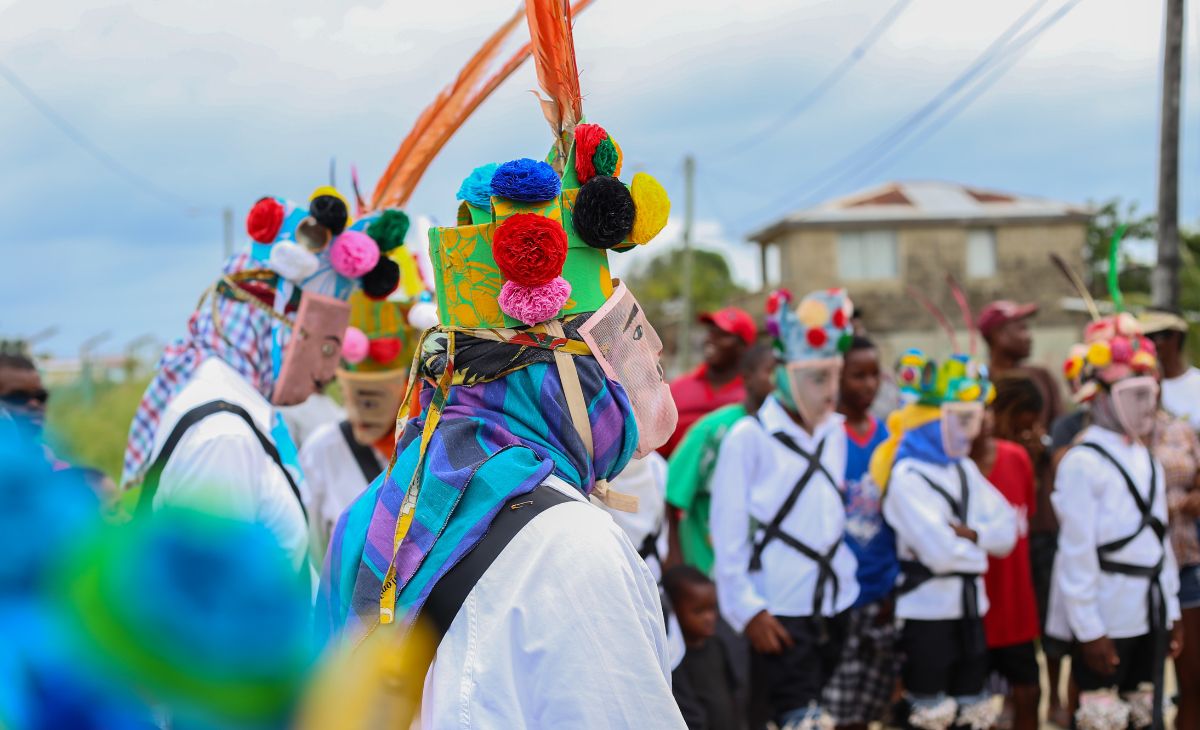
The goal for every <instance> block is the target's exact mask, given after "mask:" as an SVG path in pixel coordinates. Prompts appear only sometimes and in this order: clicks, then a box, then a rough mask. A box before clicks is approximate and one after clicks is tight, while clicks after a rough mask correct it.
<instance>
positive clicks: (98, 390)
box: [46, 377, 150, 481]
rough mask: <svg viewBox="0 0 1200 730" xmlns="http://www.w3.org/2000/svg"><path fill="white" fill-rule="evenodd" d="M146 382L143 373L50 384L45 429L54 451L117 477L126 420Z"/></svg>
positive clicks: (82, 464) (124, 439)
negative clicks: (88, 382) (121, 378)
mask: <svg viewBox="0 0 1200 730" xmlns="http://www.w3.org/2000/svg"><path fill="white" fill-rule="evenodd" d="M149 382H150V379H149V378H148V377H146V378H139V379H135V380H131V381H129V382H124V383H96V384H94V385H93V386H92V387H90V388H88V387H86V386H85V385H84V384H83V383H81V382H76V383H72V384H70V385H63V386H58V387H55V388H52V389H51V395H50V404H49V410H48V412H47V413H46V430H47V433H48V434H49V437H50V442H51V443H52V444H53V447H54V450H55V453H56V454H57V455H58V456H59V457H60V458H62V459H65V460H66V461H69V462H70V463H72V464H77V465H79V466H91V467H95V468H97V469H100V470H102V471H104V473H106V474H108V475H109V476H111V477H112V478H113V480H114V481H119V480H120V478H121V463H122V461H123V460H124V455H125V442H126V441H127V439H128V437H129V423H130V421H132V420H133V414H134V413H135V412H136V411H137V407H138V403H140V402H141V399H142V394H143V393H144V392H145V390H146V385H147V383H149Z"/></svg>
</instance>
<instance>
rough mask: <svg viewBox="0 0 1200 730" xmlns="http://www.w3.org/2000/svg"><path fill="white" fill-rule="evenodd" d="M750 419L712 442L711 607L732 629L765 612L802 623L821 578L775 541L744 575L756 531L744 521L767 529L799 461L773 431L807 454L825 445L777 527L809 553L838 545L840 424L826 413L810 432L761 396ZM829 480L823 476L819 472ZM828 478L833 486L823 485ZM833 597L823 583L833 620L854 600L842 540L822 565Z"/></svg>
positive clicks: (800, 468)
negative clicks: (757, 566)
mask: <svg viewBox="0 0 1200 730" xmlns="http://www.w3.org/2000/svg"><path fill="white" fill-rule="evenodd" d="M757 415H758V419H757V420H756V419H755V418H754V417H753V416H746V417H744V418H742V419H741V420H739V421H738V422H737V423H735V424H734V425H733V426H732V427H731V428H730V429H729V433H728V434H727V435H726V436H725V439H724V441H723V442H722V443H721V449H720V453H719V455H718V457H717V464H716V467H715V469H714V471H713V476H712V479H711V480H710V484H711V485H712V510H711V513H710V517H709V524H710V526H711V528H712V539H713V549H714V551H715V553H716V562H715V565H714V573H715V576H716V582H717V595H718V602H719V604H720V606H721V613H722V615H723V616H724V617H725V620H726V621H728V622H729V623H730V625H732V626H733V627H734V628H735V629H737V630H738V631H741V630H743V629H744V628H745V626H746V624H747V623H749V621H750V619H751V618H753V617H754V616H755V615H756V614H757V613H759V612H760V611H762V610H764V609H766V610H767V611H769V612H770V613H771V614H772V615H775V616H811V615H813V601H814V596H815V591H816V588H817V579H818V575H819V573H820V570H819V568H818V565H817V563H815V562H814V561H813V560H811V559H809V558H808V557H805V556H804V555H803V554H801V553H800V552H797V551H796V550H795V549H793V548H792V547H790V546H789V545H787V544H786V543H785V542H784V541H783V540H780V539H778V538H776V539H772V540H770V541H768V542H767V543H766V545H765V547H764V549H763V550H762V569H761V570H757V571H753V572H752V571H750V570H749V567H750V562H751V557H752V556H753V554H754V544H755V541H756V540H759V539H761V533H762V530H761V529H758V530H754V531H753V534H752V524H754V523H757V524H758V525H766V524H769V523H770V522H771V520H772V519H773V518H774V517H775V515H776V513H777V512H778V511H779V509H780V507H781V506H782V505H783V503H784V501H785V500H786V499H787V497H788V494H789V493H791V491H792V488H793V487H794V486H795V485H796V482H797V480H798V479H799V478H800V476H801V475H802V474H803V473H804V471H805V468H806V467H807V466H808V461H807V460H806V459H804V458H803V457H801V456H800V455H798V454H797V453H795V452H794V451H792V450H791V449H789V448H788V447H786V446H784V445H783V444H782V443H780V442H779V441H778V440H777V439H776V438H775V437H773V436H772V434H774V433H776V432H780V433H783V434H786V435H787V436H789V437H791V438H792V440H793V441H794V442H795V443H796V445H798V446H799V447H800V448H801V449H803V450H804V451H806V452H808V453H810V454H811V453H815V452H816V449H817V447H818V444H820V443H821V442H822V441H824V442H825V447H824V451H823V452H822V455H821V464H822V466H824V469H825V471H821V470H817V471H816V473H814V474H813V476H812V478H811V479H810V480H809V484H808V486H807V487H805V489H804V491H803V492H802V493H801V494H800V498H799V500H798V501H797V502H796V504H795V506H794V507H793V509H792V510H791V512H790V513H789V514H788V515H787V517H786V518H785V519H784V520H783V523H782V525H781V527H782V529H783V531H784V532H786V533H788V534H789V535H792V536H793V537H795V538H796V539H798V540H799V541H800V542H802V543H804V544H805V545H807V546H808V547H810V548H811V549H813V550H815V551H817V552H818V553H821V554H825V553H826V552H827V551H828V550H829V549H830V548H832V547H833V546H834V544H835V543H836V542H838V541H839V540H841V539H842V536H843V534H844V533H845V529H846V528H845V526H846V510H845V506H844V504H843V501H842V488H843V484H842V482H843V480H844V479H845V473H846V430H845V428H844V425H843V424H844V420H845V419H844V418H843V417H842V416H841V415H839V414H836V413H835V414H831V415H830V416H829V417H828V418H826V419H825V420H824V421H822V422H821V424H820V425H819V426H817V428H816V429H815V430H814V432H813V433H812V434H811V435H810V434H809V433H807V432H806V431H804V430H803V429H802V428H800V427H799V426H798V425H796V423H795V421H793V420H792V418H791V416H789V415H788V413H787V411H785V410H784V408H783V406H781V405H780V404H779V402H778V401H777V400H775V397H774V396H771V397H768V398H767V400H766V402H765V403H763V406H762V408H761V409H759V411H758V414H757ZM826 472H827V473H828V476H827V475H826ZM831 478H832V481H831ZM831 564H832V568H833V573H834V575H836V576H837V582H838V590H837V591H836V595H835V591H834V587H833V585H832V582H827V585H826V586H825V595H824V598H823V603H822V606H821V614H822V615H825V616H833V615H836V614H837V613H840V612H841V611H843V610H845V609H847V608H849V607H850V606H851V605H852V604H853V603H854V601H855V599H856V598H858V582H857V581H856V580H855V577H854V573H855V569H856V568H857V562H856V561H855V559H854V554H853V552H851V550H850V548H849V547H847V546H846V545H845V543H842V544H841V545H840V546H839V547H838V548H837V550H836V552H835V553H834V555H833V558H832V560H831Z"/></svg>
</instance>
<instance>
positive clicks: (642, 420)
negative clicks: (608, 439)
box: [579, 283, 679, 457]
mask: <svg viewBox="0 0 1200 730" xmlns="http://www.w3.org/2000/svg"><path fill="white" fill-rule="evenodd" d="M579 336H580V337H581V338H582V339H583V341H584V342H586V343H587V346H588V347H589V348H590V349H591V351H592V357H594V358H596V361H597V362H598V363H600V367H601V368H602V369H603V370H604V374H605V375H606V376H608V378H609V379H610V380H615V381H617V382H618V383H620V384H621V385H622V387H624V388H625V392H626V394H628V396H629V403H630V405H631V406H632V407H633V417H634V419H635V420H636V421H637V426H638V447H637V452H636V454H635V455H636V456H638V457H642V456H645V455H646V454H648V453H650V452H651V451H653V450H654V449H657V448H658V447H659V446H662V445H663V444H664V443H666V442H667V439H668V438H670V437H671V434H672V433H673V432H674V431H675V423H676V421H677V420H678V418H679V413H678V411H676V410H675V400H674V399H673V398H671V389H670V387H669V386H668V385H667V381H666V378H665V377H664V376H663V371H662V364H661V363H660V362H659V355H660V354H661V353H662V341H661V340H659V339H658V333H657V332H655V331H654V328H653V327H651V326H650V322H649V321H648V320H647V319H646V314H645V312H644V311H643V310H642V307H641V305H640V304H638V302H637V299H635V298H634V296H633V293H632V292H630V291H629V289H628V288H627V287H626V286H625V285H624V284H622V283H618V284H617V288H616V290H615V291H614V292H613V294H612V296H611V297H609V298H608V301H607V302H605V303H604V306H602V307H600V309H598V310H596V312H595V314H593V315H592V317H591V319H589V320H588V321H587V322H585V323H584V324H583V326H581V327H580V328H579Z"/></svg>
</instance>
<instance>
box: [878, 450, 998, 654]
mask: <svg viewBox="0 0 1200 730" xmlns="http://www.w3.org/2000/svg"><path fill="white" fill-rule="evenodd" d="M954 470H955V471H956V472H957V473H958V483H959V487H960V488H959V492H960V493H961V494H962V497H961V499H955V498H954V497H953V496H951V495H950V493H949V492H947V491H946V490H945V488H943V487H942V486H941V485H940V484H938V483H937V482H935V481H933V479H931V478H930V477H929V475H928V474H925V473H924V472H922V471H921V470H920V469H914V470H913V471H915V472H916V474H917V476H919V477H920V478H921V479H922V481H924V482H925V484H926V485H928V486H929V488H930V489H932V490H933V491H934V492H935V493H936V494H938V495H939V496H940V497H941V498H942V499H944V500H946V503H947V504H949V505H950V511H951V512H953V513H954V516H955V518H956V519H958V521H959V523H960V524H962V525H964V526H965V525H966V524H967V516H968V511H967V510H968V509H969V508H970V504H971V490H970V484H969V483H968V481H967V473H966V471H965V470H964V469H963V467H962V464H960V463H959V462H957V461H956V462H954ZM900 571H901V582H900V585H899V587H898V588H897V591H898V592H899V593H908V592H909V591H912V590H914V589H915V588H917V587H918V586H920V585H921V584H922V583H924V582H925V581H927V580H930V579H932V578H958V579H959V580H960V581H961V583H962V599H961V600H962V614H963V619H964V620H963V623H962V631H963V641H964V642H965V646H967V647H969V648H972V650H977V651H982V650H983V649H985V648H986V639H985V637H984V634H983V623H982V622H981V621H980V620H979V618H980V617H979V587H978V586H977V585H976V584H975V580H976V579H977V578H978V577H979V574H978V573H968V572H965V571H964V572H955V573H934V572H933V571H932V570H930V569H929V567H928V566H926V565H925V564H924V563H921V562H920V561H919V560H901V561H900Z"/></svg>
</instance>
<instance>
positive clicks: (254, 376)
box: [121, 253, 275, 487]
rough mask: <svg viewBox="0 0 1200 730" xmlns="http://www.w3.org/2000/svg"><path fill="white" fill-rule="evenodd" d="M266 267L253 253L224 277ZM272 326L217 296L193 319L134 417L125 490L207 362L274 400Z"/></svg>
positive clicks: (234, 261) (233, 262)
mask: <svg viewBox="0 0 1200 730" xmlns="http://www.w3.org/2000/svg"><path fill="white" fill-rule="evenodd" d="M261 267H262V264H261V263H260V262H256V261H254V260H253V259H252V258H251V257H250V254H249V253H241V254H237V255H235V256H232V257H230V258H229V259H228V260H227V261H226V262H225V266H224V269H223V272H224V273H225V274H235V273H237V272H240V271H245V270H248V269H254V268H261ZM214 316H216V317H218V319H214ZM271 323H272V320H271V317H270V315H268V314H266V313H265V312H262V311H260V310H259V309H257V308H256V307H253V306H251V305H249V304H246V303H245V302H241V301H238V300H237V299H233V298H232V297H225V296H215V297H214V298H212V299H210V300H209V301H208V302H207V303H204V306H201V307H198V308H197V309H196V311H195V312H193V313H192V316H191V318H190V319H188V333H187V335H186V336H185V337H183V338H181V339H179V340H176V341H175V342H173V343H171V344H170V345H168V346H167V348H166V349H165V350H163V354H162V358H161V359H160V360H159V361H158V366H157V373H156V374H155V376H154V380H152V381H150V385H149V386H147V387H146V394H145V395H144V396H142V402H141V404H140V405H139V406H138V409H137V413H136V414H135V415H134V417H133V423H132V424H131V425H130V427H129V442H128V445H127V446H126V447H125V465H124V469H123V470H122V473H121V484H122V485H124V486H126V487H128V486H131V485H132V484H133V483H135V482H136V481H137V480H138V479H139V478H141V474H142V471H143V470H144V469H145V468H146V466H147V462H148V461H149V459H150V455H151V453H152V451H153V450H154V435H155V432H156V431H157V430H158V423H159V421H160V420H161V419H162V413H163V411H164V410H165V409H166V407H167V404H168V403H170V401H171V399H172V398H174V397H175V394H177V393H178V392H179V391H181V390H183V387H184V386H185V385H187V384H188V381H189V380H191V378H192V374H193V373H195V372H196V369H197V368H199V367H200V364H201V363H202V362H204V361H205V360H206V359H208V358H210V357H216V358H220V359H221V360H223V361H224V362H225V363H226V364H228V365H229V366H230V367H232V368H233V369H234V370H236V371H237V372H238V373H239V374H240V375H241V376H242V377H243V378H245V379H246V382H248V383H250V384H251V385H252V386H254V388H255V389H256V390H258V392H260V393H262V394H263V396H264V397H269V396H270V393H271V388H272V387H273V386H274V384H275V378H274V375H273V372H272V367H271Z"/></svg>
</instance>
